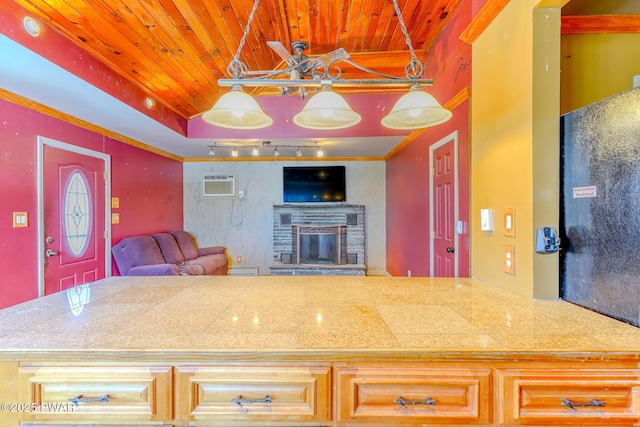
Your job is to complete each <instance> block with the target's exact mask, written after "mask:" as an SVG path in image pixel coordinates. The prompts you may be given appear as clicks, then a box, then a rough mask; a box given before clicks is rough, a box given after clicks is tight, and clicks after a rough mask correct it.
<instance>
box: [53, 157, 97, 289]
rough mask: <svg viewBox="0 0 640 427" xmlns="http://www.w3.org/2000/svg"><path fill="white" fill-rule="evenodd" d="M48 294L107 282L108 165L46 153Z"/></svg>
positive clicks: (93, 160)
mask: <svg viewBox="0 0 640 427" xmlns="http://www.w3.org/2000/svg"><path fill="white" fill-rule="evenodd" d="M42 173H43V183H42V191H43V194H42V200H43V229H44V239H45V242H44V249H45V254H44V255H45V261H44V294H45V295H48V294H52V293H55V292H59V291H62V290H65V289H69V288H71V287H74V286H77V285H81V284H84V283H90V282H94V281H96V280H98V279H102V278H104V277H105V244H104V242H105V237H106V233H105V214H104V212H105V181H106V179H105V162H104V160H102V159H100V158H95V157H91V156H86V155H83V154H80V153H76V152H71V151H67V150H64V149H60V148H55V147H51V146H48V145H44V147H43V172H42Z"/></svg>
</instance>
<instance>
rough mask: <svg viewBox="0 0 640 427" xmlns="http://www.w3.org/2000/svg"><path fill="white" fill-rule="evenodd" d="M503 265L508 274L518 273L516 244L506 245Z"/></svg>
mask: <svg viewBox="0 0 640 427" xmlns="http://www.w3.org/2000/svg"><path fill="white" fill-rule="evenodd" d="M503 254H504V256H503V260H502V263H503V266H504V272H505V273H507V274H514V275H515V274H516V248H515V246H509V245H504V249H503Z"/></svg>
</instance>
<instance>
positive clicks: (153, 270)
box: [127, 264, 180, 276]
mask: <svg viewBox="0 0 640 427" xmlns="http://www.w3.org/2000/svg"><path fill="white" fill-rule="evenodd" d="M179 274H180V272H179V270H178V266H177V265H175V264H153V265H139V266H137V267H131V268H130V269H129V271H128V272H127V276H178V275H179Z"/></svg>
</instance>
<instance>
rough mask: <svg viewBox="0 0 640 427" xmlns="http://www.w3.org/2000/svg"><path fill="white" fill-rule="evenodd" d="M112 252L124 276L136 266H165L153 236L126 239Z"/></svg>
mask: <svg viewBox="0 0 640 427" xmlns="http://www.w3.org/2000/svg"><path fill="white" fill-rule="evenodd" d="M111 252H112V253H113V258H114V259H115V261H116V265H117V266H118V270H119V271H120V274H122V275H123V276H126V275H127V273H128V272H129V269H131V268H132V267H135V266H139V265H155V264H165V261H164V258H163V257H162V254H161V253H160V247H159V246H158V243H156V241H155V239H154V238H153V237H151V236H133V237H125V238H124V239H122V240H120V241H119V242H118V243H116V244H115V245H114V246H113V248H112V250H111Z"/></svg>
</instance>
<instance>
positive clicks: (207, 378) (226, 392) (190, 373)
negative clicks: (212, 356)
mask: <svg viewBox="0 0 640 427" xmlns="http://www.w3.org/2000/svg"><path fill="white" fill-rule="evenodd" d="M175 399H176V419H177V420H179V421H180V422H182V423H185V422H191V423H194V424H197V425H199V426H200V425H236V424H239V425H245V426H246V425H260V424H268V423H274V422H282V423H294V424H295V425H304V424H313V425H328V424H330V423H329V420H330V419H331V405H330V402H331V368H330V367H329V366H178V367H176V396H175ZM325 423H326V424H325Z"/></svg>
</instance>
